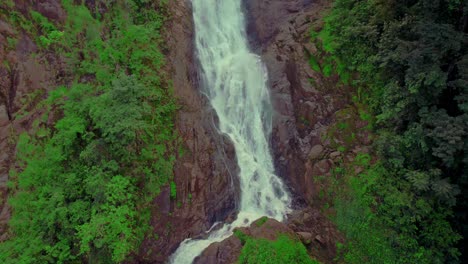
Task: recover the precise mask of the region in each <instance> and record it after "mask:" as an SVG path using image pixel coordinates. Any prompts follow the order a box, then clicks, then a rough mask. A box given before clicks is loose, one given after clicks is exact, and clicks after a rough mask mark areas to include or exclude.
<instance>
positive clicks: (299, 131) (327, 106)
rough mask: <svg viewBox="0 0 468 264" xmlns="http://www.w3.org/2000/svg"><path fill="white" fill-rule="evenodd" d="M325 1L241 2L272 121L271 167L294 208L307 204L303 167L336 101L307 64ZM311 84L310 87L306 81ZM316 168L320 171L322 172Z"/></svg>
mask: <svg viewBox="0 0 468 264" xmlns="http://www.w3.org/2000/svg"><path fill="white" fill-rule="evenodd" d="M327 2H328V1H326V0H315V1H311V0H251V1H245V8H246V11H247V18H248V25H249V26H248V32H249V34H252V35H254V37H251V38H250V40H251V46H252V47H253V48H254V49H255V50H256V51H257V52H258V53H259V54H261V56H262V59H263V61H264V63H265V65H266V66H267V68H268V73H269V82H270V83H269V85H270V89H271V99H272V103H273V106H274V109H275V115H274V117H273V134H272V141H271V142H272V149H273V154H274V159H275V166H276V169H277V172H278V173H279V175H280V177H282V178H283V179H285V181H286V182H287V183H288V186H289V187H290V189H291V191H292V193H293V194H295V204H296V205H300V204H304V202H306V203H307V204H311V203H312V200H313V198H314V195H316V194H315V192H314V191H313V190H314V188H315V186H313V183H312V181H311V179H308V178H310V174H309V175H308V174H307V173H306V172H307V169H308V168H307V166H309V167H311V168H313V167H317V166H315V164H314V161H313V160H312V159H311V158H310V156H313V157H315V158H316V157H319V156H320V155H321V153H322V151H323V150H324V148H326V142H322V139H321V134H323V133H324V132H325V131H326V129H327V127H328V126H329V125H330V124H331V122H332V121H333V118H334V113H335V112H336V111H337V110H338V109H340V107H341V106H342V105H343V102H342V101H341V99H340V98H339V97H337V96H332V95H331V94H330V93H329V92H328V91H326V89H323V86H324V84H323V83H322V81H323V80H322V78H323V77H322V76H320V74H319V73H316V72H313V71H312V70H311V67H310V65H309V63H308V58H309V54H310V52H311V51H312V50H313V47H311V45H310V35H309V32H310V30H311V24H312V22H313V21H315V20H317V19H318V18H320V11H321V10H323V7H324V6H325V5H326V4H327ZM311 79H312V80H313V81H311ZM328 165H329V164H328V163H327V164H325V162H322V164H319V166H318V168H317V169H319V170H320V171H328V170H329V168H328Z"/></svg>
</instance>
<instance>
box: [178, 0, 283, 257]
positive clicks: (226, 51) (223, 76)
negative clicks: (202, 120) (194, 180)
mask: <svg viewBox="0 0 468 264" xmlns="http://www.w3.org/2000/svg"><path fill="white" fill-rule="evenodd" d="M192 6H193V19H194V23H195V36H196V37H195V42H196V43H195V44H196V49H197V50H196V51H197V54H198V59H199V61H200V66H201V69H200V70H201V74H202V77H203V83H204V85H205V92H206V94H207V96H208V98H209V100H210V103H211V105H212V107H213V109H214V110H215V111H216V114H217V116H218V117H219V130H220V131H221V132H222V133H224V134H226V135H228V136H229V138H230V139H231V140H232V142H233V144H234V147H235V151H236V155H237V161H238V166H239V175H238V177H239V182H240V206H239V213H238V216H237V219H236V220H235V221H234V222H233V223H231V224H225V225H224V226H223V227H222V228H221V229H218V230H215V231H211V232H210V233H209V235H208V237H207V238H206V239H198V240H194V239H187V240H185V241H184V242H182V243H181V245H180V247H179V248H178V249H177V251H176V252H175V253H174V254H173V255H172V256H171V262H172V263H174V264H190V263H192V262H193V260H194V258H195V257H197V256H198V255H199V254H201V253H202V251H203V250H204V249H205V248H206V247H208V246H209V245H210V244H211V243H214V242H219V241H222V240H224V239H225V238H227V237H229V236H230V235H231V234H232V231H233V229H234V228H236V227H241V226H248V225H250V224H251V223H252V222H253V221H255V220H257V219H258V218H260V217H262V216H268V217H271V218H274V219H276V220H279V221H282V220H284V218H285V216H286V213H287V212H288V211H289V206H290V197H289V194H288V192H287V191H286V188H285V186H284V184H283V183H282V182H281V180H280V179H279V178H278V176H276V175H275V171H274V166H273V160H272V156H271V153H270V149H269V145H268V140H269V137H270V134H271V123H272V114H271V113H272V106H271V102H270V97H269V92H268V87H267V80H268V76H267V71H266V68H265V66H264V64H263V63H262V61H261V59H260V57H259V56H258V55H256V54H254V53H252V52H251V51H250V50H249V45H248V42H247V35H246V23H245V17H244V14H243V13H242V0H192Z"/></svg>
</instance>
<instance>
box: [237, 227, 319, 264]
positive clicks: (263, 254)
mask: <svg viewBox="0 0 468 264" xmlns="http://www.w3.org/2000/svg"><path fill="white" fill-rule="evenodd" d="M236 235H237V236H238V237H240V239H241V240H242V242H243V243H244V246H243V248H242V251H241V254H240V256H239V260H238V263H239V264H284V263H297V264H318V263H319V262H317V261H316V260H313V259H311V258H310V256H309V255H308V254H307V250H306V248H305V247H304V245H302V243H301V242H299V241H295V240H293V239H291V238H289V237H287V236H286V235H280V236H279V237H278V239H276V240H274V241H271V240H267V239H261V238H260V239H254V238H251V237H249V236H246V235H243V234H242V233H239V232H238V233H237V234H236Z"/></svg>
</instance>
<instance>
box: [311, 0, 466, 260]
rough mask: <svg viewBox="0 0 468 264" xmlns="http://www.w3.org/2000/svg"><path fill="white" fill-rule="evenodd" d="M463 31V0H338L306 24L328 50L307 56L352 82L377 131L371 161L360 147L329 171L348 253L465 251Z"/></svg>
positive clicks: (438, 256) (364, 256) (405, 255)
mask: <svg viewBox="0 0 468 264" xmlns="http://www.w3.org/2000/svg"><path fill="white" fill-rule="evenodd" d="M467 32H468V2H466V1H460V0H440V1H427V0H412V1H383V0H371V1H358V0H336V1H335V2H334V5H333V7H332V8H331V11H330V13H329V14H328V16H327V17H326V19H325V27H324V28H323V29H322V30H319V31H317V32H313V33H312V37H313V40H314V41H315V42H316V43H317V44H318V45H319V46H320V47H321V48H322V51H323V52H324V53H325V54H326V57H325V58H324V59H323V62H322V65H318V63H317V60H316V59H314V60H312V61H311V65H312V66H313V67H314V68H315V69H316V70H322V71H323V72H324V74H325V75H329V74H330V73H329V71H330V68H331V69H332V70H333V71H334V72H335V73H337V74H339V75H340V76H341V77H342V82H343V83H344V84H350V85H352V86H354V87H356V88H357V93H356V96H355V97H354V100H355V102H356V103H359V104H365V105H367V106H368V109H369V110H370V112H371V113H372V118H369V117H366V119H367V121H370V122H371V127H372V128H373V130H374V133H375V134H376V135H377V139H376V140H375V146H374V150H375V154H376V156H377V158H378V161H377V162H371V158H370V156H369V157H365V156H363V155H361V156H359V155H358V158H357V161H355V162H358V163H360V164H344V165H342V167H340V168H338V170H337V171H336V173H338V174H341V176H342V177H341V179H344V181H345V182H346V185H347V186H348V188H347V189H346V191H343V192H342V195H341V196H338V197H337V198H338V199H337V200H336V201H335V209H336V222H337V224H338V226H339V228H340V229H341V230H343V231H344V232H345V234H346V235H347V237H348V242H347V243H346V244H345V245H340V247H341V249H342V251H341V252H342V255H341V257H340V258H341V260H344V261H345V262H346V263H457V262H459V261H464V260H466V258H467V256H464V255H462V256H461V254H460V252H467V250H466V249H467V247H466V242H465V241H464V240H462V239H461V238H462V237H461V236H460V235H459V234H462V235H463V237H467V236H468V234H467V230H468V228H467V227H468V226H467V217H466V209H467V208H466V206H467V203H466V201H467V199H466V198H467V197H466V195H467V194H468V192H467V188H468V185H467V184H468V182H467V180H468V174H467V171H468V137H467V135H468V71H467V70H468V36H467ZM319 55H320V54H319ZM317 56H318V55H317V54H316V55H315V57H317ZM325 66H326V67H325ZM325 68H327V69H328V70H325ZM363 157H365V158H363ZM357 165H358V166H360V167H365V169H366V170H365V171H364V172H362V173H356V170H355V167H356V166H357ZM460 256H461V257H460Z"/></svg>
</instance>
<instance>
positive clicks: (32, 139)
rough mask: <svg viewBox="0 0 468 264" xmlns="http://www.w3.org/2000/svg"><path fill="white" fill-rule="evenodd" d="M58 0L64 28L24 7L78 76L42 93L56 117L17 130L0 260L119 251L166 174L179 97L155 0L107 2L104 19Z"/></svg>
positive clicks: (127, 247)
mask: <svg viewBox="0 0 468 264" xmlns="http://www.w3.org/2000/svg"><path fill="white" fill-rule="evenodd" d="M63 4H64V7H65V9H66V10H67V13H68V16H67V17H68V18H67V22H66V25H65V28H64V31H63V32H61V31H58V30H57V29H56V27H55V25H53V24H52V23H50V22H49V21H48V20H47V19H46V18H44V17H43V16H42V15H40V14H39V13H37V12H31V17H32V19H33V21H34V25H36V26H37V27H38V29H39V30H40V31H41V32H42V33H43V35H42V36H40V37H39V40H40V41H42V44H44V47H47V46H49V45H51V44H54V45H59V44H60V45H61V46H60V49H59V50H63V52H66V53H67V55H68V58H69V63H70V66H71V68H72V69H74V70H75V71H74V72H73V74H74V75H75V77H76V80H80V81H79V82H78V81H76V82H75V83H74V84H72V85H71V86H70V87H64V86H62V87H58V88H57V89H56V90H54V91H51V92H50V93H49V96H48V98H47V99H46V100H45V101H44V105H45V106H46V110H47V111H58V113H57V114H56V116H60V117H61V118H60V119H59V120H58V121H57V122H56V124H55V126H53V127H48V126H47V124H46V123H45V122H42V123H39V124H38V129H37V133H36V134H34V135H27V134H23V135H21V136H20V138H19V142H18V145H17V159H18V165H19V166H20V167H21V170H20V172H19V173H18V174H17V175H16V176H15V177H13V178H12V179H11V182H10V183H9V186H10V187H11V189H12V190H11V193H15V195H14V196H13V197H11V198H10V199H9V203H10V205H11V207H12V211H13V214H12V218H11V221H10V222H9V227H10V229H9V232H10V234H11V238H10V239H9V240H8V241H6V242H4V243H2V244H0V252H1V253H0V262H2V263H6V264H8V263H82V262H90V263H120V262H122V261H124V260H125V259H127V258H128V256H129V255H130V254H131V253H132V252H135V251H136V250H138V248H139V245H140V242H141V241H142V239H143V238H144V236H145V234H146V232H148V231H149V230H150V226H149V217H150V214H149V208H150V203H151V201H153V199H154V197H155V196H156V195H157V194H158V193H159V190H160V188H161V187H162V186H165V185H168V184H169V181H170V179H171V178H172V177H173V176H172V169H173V163H174V160H175V157H174V155H173V153H174V149H173V144H174V140H175V133H174V129H173V123H174V121H173V116H174V113H175V110H176V109H177V107H176V105H175V102H174V99H173V97H172V93H171V89H170V88H169V87H168V84H167V83H166V82H164V81H163V79H164V78H165V76H164V75H163V73H162V71H161V67H162V65H163V64H164V58H163V55H162V54H161V52H160V51H159V44H161V41H162V40H161V36H160V33H159V31H160V29H161V26H162V17H161V16H160V15H159V14H157V12H156V11H155V10H156V9H155V8H154V6H152V5H154V4H155V3H153V2H151V3H149V2H148V3H147V4H142V6H141V7H142V8H145V9H147V11H145V13H146V15H147V16H146V17H141V14H140V13H136V11H137V10H136V9H134V10H128V9H127V6H126V5H125V4H123V3H112V4H109V5H108V8H109V10H108V14H107V16H106V19H105V20H103V21H99V20H97V19H95V18H94V17H93V16H92V15H91V12H90V11H89V10H88V9H87V8H86V7H85V6H84V5H74V4H73V2H72V1H63ZM136 20H138V22H135V21H136ZM103 28H106V30H102V29H103ZM63 36H67V38H64V39H62V37H63ZM59 40H64V41H63V42H62V41H59ZM90 76H91V77H90ZM46 116H47V115H46ZM12 175H13V174H12Z"/></svg>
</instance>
